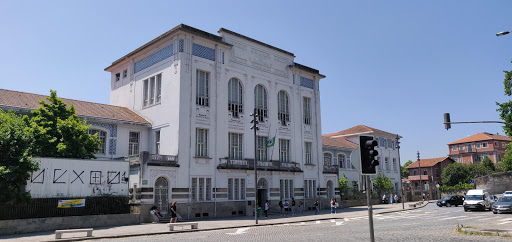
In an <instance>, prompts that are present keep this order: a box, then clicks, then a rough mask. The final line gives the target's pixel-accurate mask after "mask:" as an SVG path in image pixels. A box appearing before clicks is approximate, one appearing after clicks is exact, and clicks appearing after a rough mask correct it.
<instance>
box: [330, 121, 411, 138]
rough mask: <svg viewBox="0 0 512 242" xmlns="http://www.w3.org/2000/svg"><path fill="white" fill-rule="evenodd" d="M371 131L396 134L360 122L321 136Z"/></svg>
mask: <svg viewBox="0 0 512 242" xmlns="http://www.w3.org/2000/svg"><path fill="white" fill-rule="evenodd" d="M373 132H379V133H385V134H390V135H396V134H392V133H389V132H386V131H382V130H380V129H375V128H372V127H368V126H366V125H362V124H360V125H357V126H354V127H352V128H348V129H345V130H342V131H339V132H336V133H330V134H324V135H322V136H326V137H333V136H348V135H355V134H363V133H373ZM400 138H401V137H400Z"/></svg>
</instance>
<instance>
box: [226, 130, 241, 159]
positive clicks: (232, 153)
mask: <svg viewBox="0 0 512 242" xmlns="http://www.w3.org/2000/svg"><path fill="white" fill-rule="evenodd" d="M228 138H229V159H232V160H241V159H242V157H243V153H242V142H243V136H242V134H237V133H229V137H228Z"/></svg>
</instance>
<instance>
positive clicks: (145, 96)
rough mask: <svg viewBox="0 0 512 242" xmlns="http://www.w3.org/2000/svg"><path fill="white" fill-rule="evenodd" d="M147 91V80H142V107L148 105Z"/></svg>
mask: <svg viewBox="0 0 512 242" xmlns="http://www.w3.org/2000/svg"><path fill="white" fill-rule="evenodd" d="M148 92H149V81H148V80H144V93H143V94H142V96H143V100H144V104H143V106H144V107H146V106H148V105H149V97H148Z"/></svg>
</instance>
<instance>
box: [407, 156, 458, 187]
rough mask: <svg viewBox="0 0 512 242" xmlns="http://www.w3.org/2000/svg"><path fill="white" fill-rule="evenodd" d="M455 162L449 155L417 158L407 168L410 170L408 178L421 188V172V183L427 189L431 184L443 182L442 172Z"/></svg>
mask: <svg viewBox="0 0 512 242" xmlns="http://www.w3.org/2000/svg"><path fill="white" fill-rule="evenodd" d="M454 162H455V161H454V160H453V159H452V158H450V157H448V156H447V157H440V158H433V159H420V160H417V161H415V162H414V163H412V164H410V165H409V166H408V167H407V170H409V178H408V179H407V180H408V181H409V182H411V184H412V185H413V186H414V188H415V189H420V174H421V183H422V184H424V186H423V188H422V189H423V190H427V189H428V188H429V186H434V185H436V184H440V183H441V172H442V171H443V169H444V168H445V167H447V166H448V165H449V164H451V163H454ZM420 169H421V170H420Z"/></svg>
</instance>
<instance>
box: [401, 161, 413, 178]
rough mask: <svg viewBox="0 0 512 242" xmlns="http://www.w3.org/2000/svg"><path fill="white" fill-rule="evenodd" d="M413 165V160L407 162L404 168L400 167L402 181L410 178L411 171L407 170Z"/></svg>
mask: <svg viewBox="0 0 512 242" xmlns="http://www.w3.org/2000/svg"><path fill="white" fill-rule="evenodd" d="M412 163H413V162H412V160H408V161H407V162H405V164H404V165H403V166H400V173H401V175H402V179H406V178H407V177H409V170H408V169H407V167H408V166H410V165H411V164H412Z"/></svg>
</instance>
